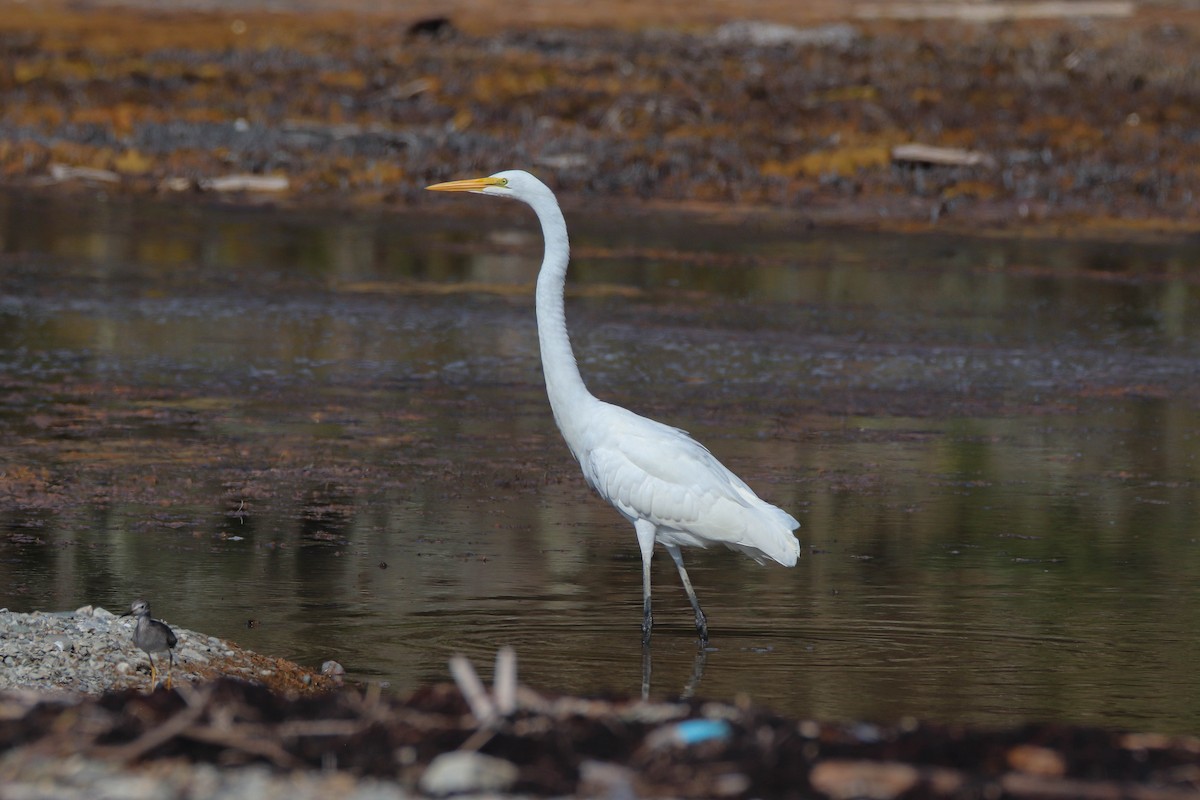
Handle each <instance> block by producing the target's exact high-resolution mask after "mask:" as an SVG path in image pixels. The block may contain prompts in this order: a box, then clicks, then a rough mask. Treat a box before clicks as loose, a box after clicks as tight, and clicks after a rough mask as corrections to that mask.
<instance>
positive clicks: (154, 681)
mask: <svg viewBox="0 0 1200 800" xmlns="http://www.w3.org/2000/svg"><path fill="white" fill-rule="evenodd" d="M146 658H148V659H150V691H152V692H153V691H154V689H155V688H156V687H157V686H158V667H156V666H154V656H153V655H152V654H150V653H146Z"/></svg>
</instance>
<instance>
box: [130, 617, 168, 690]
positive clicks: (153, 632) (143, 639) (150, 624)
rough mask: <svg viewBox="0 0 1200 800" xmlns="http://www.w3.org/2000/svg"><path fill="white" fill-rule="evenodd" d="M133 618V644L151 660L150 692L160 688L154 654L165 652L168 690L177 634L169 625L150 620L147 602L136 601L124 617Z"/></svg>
mask: <svg viewBox="0 0 1200 800" xmlns="http://www.w3.org/2000/svg"><path fill="white" fill-rule="evenodd" d="M131 615H132V616H133V617H135V618H136V619H137V625H136V626H134V629H133V643H134V644H136V645H137V646H138V647H140V648H141V649H142V650H144V651H145V653H146V655H147V656H148V657H149V659H150V691H154V689H155V687H157V686H158V667H156V666H155V664H154V654H155V653H161V652H163V651H164V650H165V651H166V653H167V688H168V689H170V688H171V668H172V667H174V666H175V654H174V653H173V652H171V651H172V650H173V649H174V647H175V642H176V641H177V640H176V639H175V632H174V631H172V630H171V629H170V628H169V627H167V623H165V622H161V621H159V620H157V619H151V618H150V604H149V603H147V602H146V601H145V600H134V601H133V603H132V604H131V605H130V606H129V610H128V611H126V612H125V613H124V614H122V615H121V616H122V617H128V616H131Z"/></svg>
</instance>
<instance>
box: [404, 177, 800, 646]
mask: <svg viewBox="0 0 1200 800" xmlns="http://www.w3.org/2000/svg"><path fill="white" fill-rule="evenodd" d="M426 188H428V189H432V190H434V191H439V192H475V193H477V194H486V195H493V196H495V197H510V198H514V199H516V200H521V201H523V202H525V203H527V204H529V206H530V207H531V208H532V209H533V211H534V213H535V214H537V218H538V221H539V222H541V224H542V234H543V236H544V237H545V240H546V251H545V255H544V257H543V260H542V267H541V271H540V272H539V273H538V279H537V326H538V340H539V342H540V345H541V354H542V371H543V373H544V375H545V378H546V393H547V395H549V397H550V408H551V409H552V410H553V412H554V421H555V423H557V424H558V429H559V430H560V431H561V432H562V435H563V438H564V439H566V441H567V447H569V448H570V449H571V454H572V455H574V456H575V460H577V461H578V462H579V466H580V468H581V469H582V470H583V477H584V479H586V480H587V482H588V484H590V485H591V487H592V488H593V489H595V490H596V491H597V492H598V493H599V494H600V496H601V497H603V498H604V499H605V500H607V501H608V502H609V503H611V504H612V505H613V506H614V507H615V508H616V509H617V511H619V512H621V514H622V516H624V517H625V518H626V519H627V520H629V521H630V522H632V523H633V527H634V530H635V531H636V532H637V540H638V545H639V546H640V547H641V551H642V642H643V644H649V642H650V632H651V629H652V627H653V625H654V617H653V615H652V614H651V610H650V559H651V558H652V557H653V554H654V543H655V542H658V543H660V544H661V545H662V546H663V547H665V548H666V550H667V552H668V553H669V554H670V555H671V558H672V559H673V560H674V561H675V566H676V568H677V569H678V570H679V578H680V580H681V581H683V588H684V590H685V591H686V592H687V596H688V599H689V600H690V601H691V603H692V609H693V610H694V611H695V612H696V631H697V632H698V633H699V635H700V640H701V641H702V642H707V641H708V623H707V620H706V618H705V616H704V612H703V611H701V610H700V602H699V600H697V599H696V591H695V589H693V588H692V582H691V580H690V579H689V578H688V574H687V570H685V569H684V568H683V556H682V555H681V554H680V552H679V548H680V547H685V546H686V547H707V546H708V545H710V544H723V545H725V546H726V547H728V548H730V549H732V550H740V551H742V552H743V553H745V554H746V555H748V556H750V557H751V558H753V559H754V560H755V561H757V562H758V563H760V564H765V563H767V561H768V560H770V561H777V562H778V563H780V564H782V565H783V566H785V567H792V566H795V564H796V559H797V558H798V557H799V556H800V542H799V540H797V538H796V536H795V535H794V534H793V533H792V531H793V530H795V529H796V528H798V527H800V523H799V522H797V521H796V520H795V519H794V518H793V517H792V516H791V515H790V514H788V513H787V512H786V511H784V510H782V509H780V508H777V507H775V506H773V505H771V504H770V503H767V502H766V501H764V500H761V499H760V498H759V497H758V495H756V494H755V493H754V491H753V490H752V489H751V488H750V487H749V486H747V485H746V484H745V482H743V481H742V479H741V478H739V477H738V476H736V475H734V474H733V473H732V472H730V471H729V470H728V469H727V468H726V467H725V466H724V465H723V464H721V462H719V461H717V459H716V458H714V457H713V455H712V454H711V453H709V452H708V450H707V449H706V448H705V447H704V445H702V444H700V443H699V442H697V441H696V440H695V439H692V438H691V437H690V436H688V434H687V433H686V432H684V431H682V430H680V429H678V428H672V427H670V426H668V425H663V424H662V423H661V422H655V421H654V420H652V419H647V418H646V417H643V416H640V415H638V414H635V413H633V412H632V411H629V410H627V409H624V408H621V407H620V406H616V405H613V404H612V403H606V402H604V401H603V400H598V399H597V398H596V397H594V396H593V395H592V394H591V392H589V391H588V390H587V387H586V386H584V383H583V378H582V377H581V376H580V374H579V367H578V366H577V365H576V363H575V354H574V353H573V352H572V350H571V341H570V339H569V338H568V336H567V323H566V316H565V312H564V310H563V287H564V284H565V281H566V275H567V262H568V261H569V259H570V245H569V243H568V241H567V224H566V221H565V220H564V219H563V215H562V211H561V210H560V209H559V207H558V201H557V200H556V199H555V198H554V193H553V192H551V191H550V189H549V188H548V187H547V186H546V184H544V183H542V182H541V181H539V180H538V179H537V178H535V177H534V176H532V175H530V174H529V173H528V172H523V171H520V170H510V171H506V172H497V173H496V174H495V175H491V176H489V177H486V178H471V179H469V180H461V181H450V182H449V183H438V184H434V185H433V186H429V187H426Z"/></svg>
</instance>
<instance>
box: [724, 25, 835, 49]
mask: <svg viewBox="0 0 1200 800" xmlns="http://www.w3.org/2000/svg"><path fill="white" fill-rule="evenodd" d="M858 36H859V33H858V29H857V28H855V27H854V26H853V25H847V24H845V23H833V24H830V25H820V26H818V27H815V28H797V27H795V26H793V25H781V24H779V23H776V22H756V21H753V20H739V21H737V22H727V23H725V24H724V25H722V26H721V27H719V28H717V30H716V33H714V34H713V38H714V39H716V41H717V42H719V43H720V44H741V45H749V46H752V47H769V46H771V45H781V44H787V45H794V46H810V47H830V46H836V47H846V46H848V45H849V44H851V43H852V42H853V41H854V40H855V39H857V38H858Z"/></svg>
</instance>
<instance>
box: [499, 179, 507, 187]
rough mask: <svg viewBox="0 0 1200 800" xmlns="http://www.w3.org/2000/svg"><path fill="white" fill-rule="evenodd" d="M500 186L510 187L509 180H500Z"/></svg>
mask: <svg viewBox="0 0 1200 800" xmlns="http://www.w3.org/2000/svg"><path fill="white" fill-rule="evenodd" d="M500 185H501V186H508V178H501V179H500Z"/></svg>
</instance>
